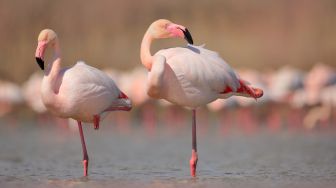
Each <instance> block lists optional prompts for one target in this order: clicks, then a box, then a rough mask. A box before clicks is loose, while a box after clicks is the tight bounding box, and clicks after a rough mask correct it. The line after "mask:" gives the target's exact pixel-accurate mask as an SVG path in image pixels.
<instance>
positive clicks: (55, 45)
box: [35, 29, 132, 176]
mask: <svg viewBox="0 0 336 188" xmlns="http://www.w3.org/2000/svg"><path fill="white" fill-rule="evenodd" d="M49 48H50V49H51V50H52V53H53V58H52V59H50V61H48V62H49V63H48V65H47V67H46V69H44V54H45V52H46V50H47V49H49ZM35 57H36V61H37V63H38V65H39V66H40V68H41V69H42V70H44V77H43V80H42V85H41V97H42V101H43V103H44V105H45V106H46V108H47V109H48V110H49V111H50V112H51V113H52V114H54V115H56V116H58V117H61V118H72V119H75V120H77V123H78V129H79V134H80V138H81V144H82V150H83V169H84V176H87V175H88V163H89V157H88V154H87V149H86V145H85V139H84V134H83V129H82V122H90V123H91V122H93V124H94V129H98V128H99V122H100V120H101V118H102V117H103V116H105V114H106V113H105V112H109V111H115V110H123V111H129V110H131V108H132V104H131V101H130V100H129V99H128V97H127V96H126V95H125V94H124V93H123V92H122V91H120V90H119V88H118V87H117V86H116V84H115V83H114V81H113V80H112V79H111V78H109V77H108V76H107V75H106V74H105V73H103V72H102V71H100V70H98V69H96V68H94V67H91V66H88V65H86V64H85V63H84V62H77V64H75V65H74V66H72V67H70V68H61V63H62V59H61V50H60V45H59V40H58V37H57V35H56V33H55V32H54V31H53V30H51V29H44V30H42V31H41V33H40V34H39V36H38V45H37V49H36V52H35Z"/></svg>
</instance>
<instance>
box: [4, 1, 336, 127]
mask: <svg viewBox="0 0 336 188" xmlns="http://www.w3.org/2000/svg"><path fill="white" fill-rule="evenodd" d="M158 18H166V19H170V20H171V21H175V22H178V23H181V24H183V25H185V26H187V27H188V29H189V30H190V32H191V34H192V35H193V38H194V41H195V44H196V45H202V44H206V47H207V48H209V49H211V50H214V51H217V52H218V53H219V54H220V55H221V56H222V57H223V58H224V59H225V60H226V61H227V62H228V63H229V64H230V65H231V66H232V67H233V68H234V69H235V70H237V73H238V74H240V76H241V77H242V78H244V79H246V80H249V81H250V82H251V83H253V85H256V86H258V87H260V88H262V89H264V97H262V98H261V99H260V100H258V101H255V100H253V99H243V98H239V97H232V98H230V99H228V100H217V101H215V102H213V103H211V104H209V105H208V106H205V107H202V108H200V109H199V114H200V115H199V116H198V121H199V124H200V125H202V127H205V128H206V127H211V126H217V127H218V129H219V130H220V132H222V133H228V132H230V131H235V130H243V131H246V132H248V133H253V132H256V130H258V129H260V128H261V129H266V130H269V131H272V132H274V131H280V130H291V131H298V130H304V131H312V130H328V131H329V130H334V129H335V127H336V126H335V121H336V116H335V115H336V72H335V66H336V53H335V51H336V42H335V41H336V35H335V33H336V25H335V24H334V23H335V21H336V1H333V0H321V1H316V0H295V1H292V0H274V1H268V0H258V1H248V0H212V1H202V0H194V1H179V0H170V1H166V0H155V1H154V0H142V1H133V0H124V1H108V0H102V1H98V2H92V1H85V0H84V1H83V0H81V1H79V0H74V1H66V0H59V1H45V0H25V1H19V0H2V1H0V42H1V43H0V44H1V45H0V61H1V62H0V63H1V66H0V117H1V122H2V123H5V124H8V123H9V124H11V125H15V122H16V121H17V120H26V119H30V120H31V119H33V120H36V122H37V123H36V124H37V125H40V126H43V125H45V124H53V125H54V124H56V125H57V126H61V127H63V128H71V126H68V125H69V124H70V125H71V124H72V123H71V121H67V120H60V119H57V118H54V117H52V116H51V115H50V114H49V113H48V112H47V111H46V109H45V107H44V106H43V104H42V102H41V99H40V93H39V91H40V84H41V79H42V76H43V73H42V72H41V71H39V68H38V66H37V65H36V63H35V59H34V50H35V48H36V44H37V43H36V40H37V35H38V33H39V32H40V31H41V30H42V29H44V28H52V29H54V30H55V31H56V32H57V33H58V35H59V38H60V42H61V44H62V47H63V50H62V53H63V57H64V63H65V65H68V66H71V65H73V64H74V63H76V62H77V61H78V60H83V61H85V62H86V63H87V64H89V65H91V66H95V67H97V68H99V69H102V70H104V71H105V72H106V73H107V74H108V75H109V76H111V77H112V78H113V79H114V80H115V81H116V82H117V84H118V86H119V87H120V88H121V90H123V91H124V92H125V93H126V94H127V95H128V96H129V97H130V98H131V99H132V101H133V104H134V108H133V110H132V111H131V113H124V112H115V113H111V114H110V115H109V116H107V118H106V119H107V120H105V121H107V122H113V123H112V124H113V125H115V126H116V127H120V130H123V131H126V132H127V131H131V130H132V127H134V126H136V125H140V126H143V127H144V128H145V129H146V130H148V131H149V132H150V133H153V132H155V130H156V128H157V127H158V126H172V127H177V129H178V128H180V126H188V125H189V124H190V123H189V121H190V119H189V118H188V117H189V114H188V113H190V112H189V111H188V110H185V109H183V108H181V107H177V106H174V105H171V104H168V103H166V102H164V101H160V100H159V101H157V100H152V99H149V98H148V96H147V94H146V93H145V90H146V89H145V82H146V79H147V77H146V70H145V69H144V68H142V67H140V65H141V64H140V58H139V53H140V52H139V49H140V42H141V39H142V37H143V34H144V32H145V30H146V29H147V27H148V25H149V24H150V23H151V22H152V21H154V20H156V19H158ZM153 45H154V48H153V49H152V52H156V51H157V50H158V49H162V48H169V47H175V46H185V45H186V44H185V43H184V42H183V41H180V40H167V41H165V40H163V41H160V42H156V43H154V44H153ZM206 114H208V115H209V116H208V115H206ZM46 122H47V123H46ZM335 130H336V129H335Z"/></svg>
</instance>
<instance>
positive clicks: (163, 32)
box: [148, 19, 193, 44]
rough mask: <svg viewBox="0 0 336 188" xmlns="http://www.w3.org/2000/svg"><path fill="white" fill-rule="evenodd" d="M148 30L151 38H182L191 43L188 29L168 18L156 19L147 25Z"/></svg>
mask: <svg viewBox="0 0 336 188" xmlns="http://www.w3.org/2000/svg"><path fill="white" fill-rule="evenodd" d="M148 30H149V32H150V33H151V35H152V37H153V38H157V39H158V38H174V37H177V38H184V39H185V40H187V42H188V43H189V44H193V39H192V37H191V34H190V32H189V31H188V29H187V28H186V27H184V26H182V25H178V24H175V23H172V22H171V21H169V20H165V19H159V20H156V21H155V22H153V23H152V24H151V25H150V26H149V29H148Z"/></svg>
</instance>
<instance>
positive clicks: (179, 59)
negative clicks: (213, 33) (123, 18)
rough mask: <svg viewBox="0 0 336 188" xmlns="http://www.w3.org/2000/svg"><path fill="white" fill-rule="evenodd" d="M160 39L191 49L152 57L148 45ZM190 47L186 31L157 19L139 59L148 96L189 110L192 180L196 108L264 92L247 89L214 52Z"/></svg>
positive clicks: (179, 48) (195, 149) (150, 29)
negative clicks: (173, 40)
mask: <svg viewBox="0 0 336 188" xmlns="http://www.w3.org/2000/svg"><path fill="white" fill-rule="evenodd" d="M160 38H184V39H186V40H187V42H188V43H189V44H191V45H188V46H187V47H177V48H169V49H165V50H160V51H159V52H157V53H156V54H155V55H153V56H152V55H151V52H150V47H151V43H152V41H153V40H154V39H160ZM192 44H193V39H192V37H191V34H190V33H189V31H188V29H187V28H186V27H184V26H182V25H178V24H175V23H172V22H171V21H169V20H165V19H159V20H157V21H155V22H153V23H152V24H151V25H150V26H149V28H148V30H147V31H146V33H145V35H144V37H143V40H142V43H141V50H140V56H141V57H140V58H141V62H142V64H143V65H144V66H145V67H146V69H147V70H148V80H147V94H148V95H149V96H150V97H153V98H156V99H165V100H167V101H169V102H171V103H175V104H178V105H180V106H184V107H187V108H190V109H191V110H192V154H191V159H190V173H191V176H193V177H195V176H196V166H197V161H198V155H197V143H196V108H197V107H199V106H203V105H206V104H207V103H210V102H212V101H214V100H216V99H218V98H222V99H224V98H228V97H230V96H232V95H239V96H245V97H252V98H255V99H257V98H260V97H261V96H262V95H263V91H262V90H261V89H258V88H253V87H251V86H249V85H247V84H246V83H247V82H246V81H244V80H243V79H240V78H239V77H238V75H237V74H236V73H235V72H234V71H233V69H232V68H231V67H230V66H229V65H228V64H227V63H226V62H225V61H224V60H223V59H222V58H221V57H220V56H219V55H218V54H217V53H216V52H213V51H210V50H207V49H205V48H203V47H202V46H193V45H192Z"/></svg>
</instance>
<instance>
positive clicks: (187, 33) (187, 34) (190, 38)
mask: <svg viewBox="0 0 336 188" xmlns="http://www.w3.org/2000/svg"><path fill="white" fill-rule="evenodd" d="M182 31H183V34H184V39H186V40H187V41H188V43H189V44H194V41H193V39H192V37H191V34H190V33H189V31H188V29H187V28H186V29H185V31H184V30H182Z"/></svg>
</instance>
